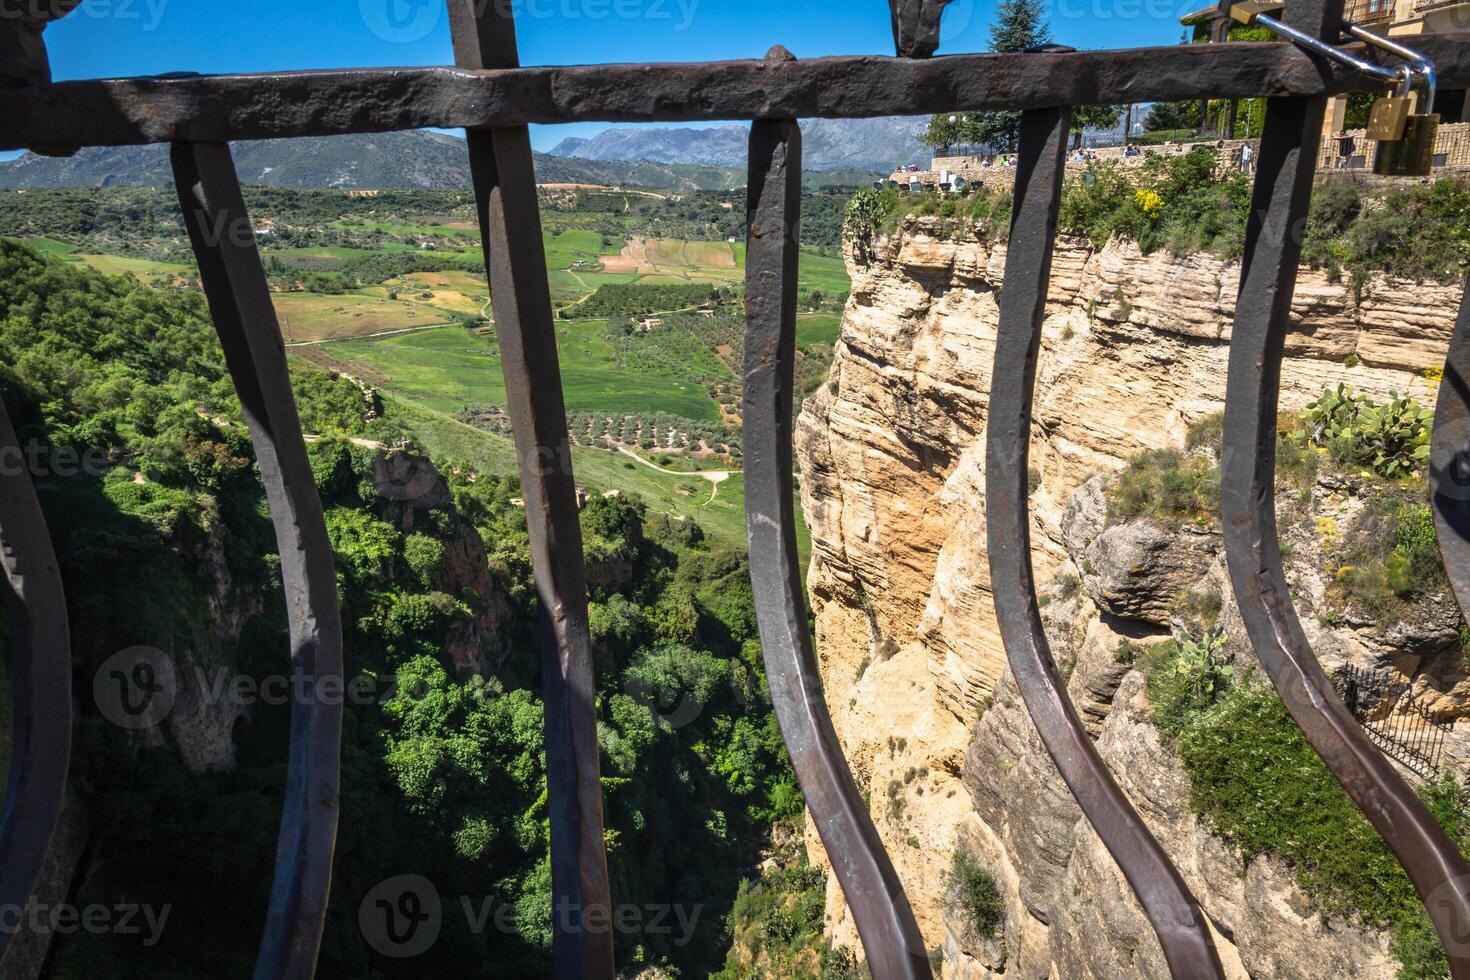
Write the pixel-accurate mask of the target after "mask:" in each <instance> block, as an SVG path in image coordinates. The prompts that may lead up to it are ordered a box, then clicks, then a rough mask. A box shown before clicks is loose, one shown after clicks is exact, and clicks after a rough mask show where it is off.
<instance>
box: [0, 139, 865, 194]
mask: <svg viewBox="0 0 1470 980" xmlns="http://www.w3.org/2000/svg"><path fill="white" fill-rule="evenodd" d="M743 141H744V137H743V136H742V145H743ZM567 142H573V143H574V144H575V141H563V143H564V144H565V143H567ZM232 149H233V151H234V156H235V169H236V171H237V172H238V173H239V175H240V182H241V183H243V184H247V185H254V186H266V187H283V188H289V189H292V190H317V189H334V188H335V189H340V190H369V189H371V190H404V189H418V190H466V189H468V188H469V187H470V169H469V155H468V153H467V152H466V150H465V142H464V140H463V139H462V138H460V137H457V136H449V135H446V134H443V133H433V132H426V131H411V132H402V133H378V134H357V135H350V136H319V137H303V138H301V139H293V140H253V141H247V142H239V143H235V144H233V145H232ZM535 166H536V178H537V182H538V183H540V184H594V185H602V186H618V187H633V188H642V189H648V190H671V191H676V192H683V193H688V192H691V191H699V190H731V189H734V188H738V187H743V186H745V180H746V171H745V159H744V155H743V153H742V155H741V157H740V159H739V161H738V163H737V164H735V165H730V166H717V165H713V164H707V163H697V162H693V163H659V162H653V161H634V162H629V161H625V160H600V159H581V158H572V157H566V156H556V155H554V154H548V153H537V154H535ZM859 169H860V170H862V172H858V171H850V170H842V171H838V170H831V171H825V172H823V173H822V174H819V175H813V174H811V173H808V174H807V176H806V179H805V182H806V183H807V184H808V185H814V186H820V185H824V184H831V183H849V184H856V183H865V182H866V181H867V180H868V179H870V178H871V176H872V174H870V173H868V172H867V171H866V168H859ZM172 179H173V177H172V171H171V169H170V166H169V160H168V147H167V146H166V145H162V144H153V145H149V146H121V147H89V148H87V149H83V150H81V151H79V152H78V153H76V154H75V155H74V156H71V157H65V158H58V157H45V156H39V155H37V154H26V155H25V156H22V157H19V158H17V159H15V160H12V161H9V162H7V163H0V190H29V189H43V188H56V187H108V186H112V185H124V186H159V185H166V184H168V183H170V182H171V181H172Z"/></svg>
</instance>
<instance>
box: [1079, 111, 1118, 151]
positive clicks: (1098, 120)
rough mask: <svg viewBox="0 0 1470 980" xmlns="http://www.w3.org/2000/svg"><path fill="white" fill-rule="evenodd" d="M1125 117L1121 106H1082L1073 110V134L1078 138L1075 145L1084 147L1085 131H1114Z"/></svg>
mask: <svg viewBox="0 0 1470 980" xmlns="http://www.w3.org/2000/svg"><path fill="white" fill-rule="evenodd" d="M1122 116H1123V107H1122V106H1120V105H1081V106H1078V107H1077V108H1076V109H1073V110H1072V132H1073V133H1075V134H1076V136H1077V142H1076V144H1075V145H1077V146H1081V145H1082V131H1083V130H1084V129H1112V128H1113V127H1114V126H1116V125H1118V120H1119V119H1120V118H1122Z"/></svg>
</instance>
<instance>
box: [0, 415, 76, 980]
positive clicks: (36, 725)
mask: <svg viewBox="0 0 1470 980" xmlns="http://www.w3.org/2000/svg"><path fill="white" fill-rule="evenodd" d="M0 457H3V458H5V459H8V460H12V461H19V460H22V459H24V458H25V456H24V454H23V453H22V451H21V447H20V443H19V441H18V440H17V439H16V435H15V429H14V428H13V427H12V426H11V424H10V416H9V414H8V413H7V412H6V411H5V406H4V405H3V404H0ZM0 565H3V567H4V572H5V577H4V580H3V581H0V588H3V590H4V592H5V610H6V616H7V618H8V620H9V625H10V633H9V637H8V639H7V642H8V646H9V664H10V699H9V700H10V711H11V719H10V741H11V747H10V772H9V774H8V775H7V777H6V786H5V811H4V814H3V816H0V907H3V908H7V909H22V910H23V909H25V908H26V907H27V906H28V905H29V904H30V902H31V899H32V898H33V897H34V896H33V894H32V889H34V888H35V887H36V878H37V877H38V876H39V875H40V873H41V865H42V864H43V863H44V862H45V860H46V852H47V850H48V848H49V847H50V844H51V835H52V833H53V832H54V831H55V829H56V819H57V817H58V816H59V815H60V813H61V798H62V794H63V793H64V792H65V790H66V774H67V768H68V766H69V765H70V763H71V714H72V712H71V631H70V629H69V627H68V624H67V615H66V598H65V596H64V595H63V593H62V587H61V570H60V569H59V568H58V567H57V564H56V554H55V552H54V551H53V550H52V548H51V538H50V535H49V534H48V533H47V530H46V519H45V517H44V516H43V515H42V513H41V502H40V501H39V500H38V499H37V498H36V488H35V486H34V485H33V484H32V483H31V477H30V474H29V473H28V472H26V469H25V466H24V464H23V463H20V462H12V463H11V464H10V465H7V466H3V467H0ZM20 918H22V917H17V918H12V917H10V916H4V917H0V961H3V959H4V957H5V954H6V953H7V952H8V951H9V949H10V941H11V940H12V939H14V938H15V934H16V933H17V932H18V931H19V929H20Z"/></svg>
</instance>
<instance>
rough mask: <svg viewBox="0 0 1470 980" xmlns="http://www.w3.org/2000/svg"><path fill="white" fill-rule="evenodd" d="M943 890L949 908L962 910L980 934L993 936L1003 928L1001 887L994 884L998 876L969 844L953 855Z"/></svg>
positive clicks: (1003, 909)
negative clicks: (989, 869)
mask: <svg viewBox="0 0 1470 980" xmlns="http://www.w3.org/2000/svg"><path fill="white" fill-rule="evenodd" d="M944 893H945V897H946V900H947V901H948V902H949V903H950V908H951V909H952V910H954V911H957V912H959V913H961V914H963V915H964V916H965V918H966V920H967V921H968V922H969V924H970V925H971V926H972V927H973V928H974V929H975V931H976V932H978V933H979V934H980V935H982V936H985V937H986V938H988V939H993V938H995V936H996V935H997V934H998V933H999V932H1000V927H1001V923H1002V922H1003V921H1004V919H1005V908H1004V906H1003V905H1002V904H1001V900H1000V890H999V889H998V888H996V887H995V878H994V877H992V876H991V874H990V872H989V871H987V870H986V869H985V866H984V865H982V864H981V863H980V859H979V858H978V857H976V856H975V855H974V854H973V853H972V852H971V851H970V850H968V849H967V848H964V847H961V848H960V849H959V850H957V851H955V852H954V856H953V857H952V858H950V865H949V872H948V873H947V874H946V875H945V878H944Z"/></svg>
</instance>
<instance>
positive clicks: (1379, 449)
mask: <svg viewBox="0 0 1470 980" xmlns="http://www.w3.org/2000/svg"><path fill="white" fill-rule="evenodd" d="M1391 395H1392V397H1391V398H1390V400H1389V401H1388V402H1387V403H1386V404H1383V405H1379V404H1377V403H1375V402H1374V401H1373V400H1372V399H1371V398H1368V397H1367V396H1366V395H1358V394H1356V393H1354V392H1353V389H1352V388H1349V387H1347V386H1346V385H1343V384H1339V385H1338V386H1337V388H1336V389H1330V388H1329V389H1328V390H1326V391H1324V392H1323V393H1322V396H1321V397H1320V398H1318V399H1317V400H1316V401H1314V402H1312V403H1311V404H1310V405H1308V406H1307V409H1306V412H1305V413H1304V415H1305V418H1306V421H1307V423H1308V425H1309V426H1310V427H1311V439H1312V441H1313V442H1314V443H1316V444H1317V445H1319V446H1322V447H1324V448H1325V449H1326V450H1327V454H1328V455H1329V456H1330V457H1331V458H1332V461H1333V462H1334V463H1336V464H1337V465H1339V466H1344V467H1346V466H1361V467H1366V468H1368V469H1370V470H1372V471H1373V472H1374V473H1376V474H1378V475H1379V476H1383V477H1388V478H1390V479H1397V478H1401V477H1406V476H1412V475H1414V474H1416V473H1418V472H1420V471H1421V470H1422V469H1423V467H1424V464H1425V462H1426V461H1427V460H1428V459H1429V432H1430V428H1431V426H1432V425H1433V422H1434V413H1433V412H1432V411H1430V410H1429V409H1426V408H1423V407H1421V406H1420V405H1419V403H1418V402H1416V401H1414V400H1413V399H1412V398H1401V397H1399V395H1398V393H1397V392H1392V393H1391Z"/></svg>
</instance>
